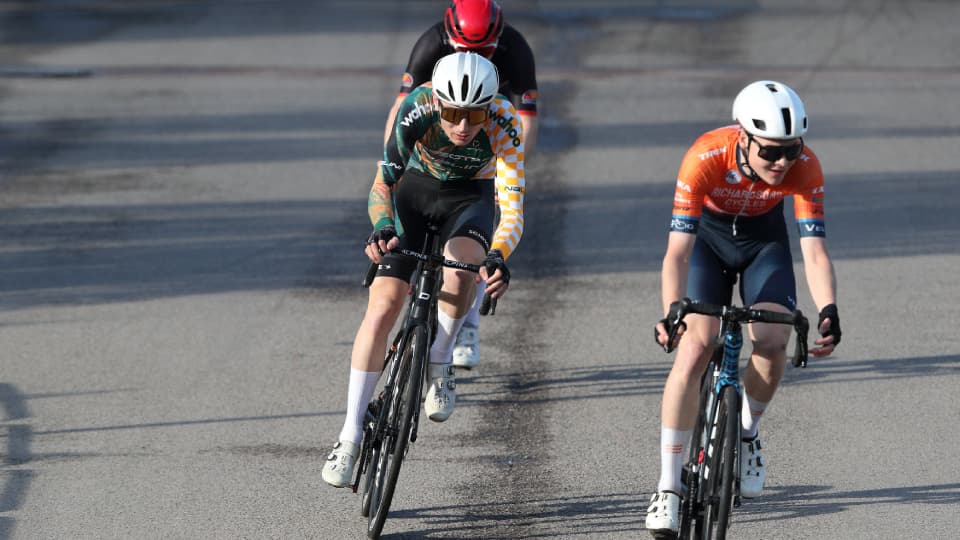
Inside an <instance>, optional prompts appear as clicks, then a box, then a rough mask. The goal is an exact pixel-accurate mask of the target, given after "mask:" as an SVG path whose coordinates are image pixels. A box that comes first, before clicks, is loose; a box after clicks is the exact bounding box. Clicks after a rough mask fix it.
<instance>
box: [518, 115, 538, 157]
mask: <svg viewBox="0 0 960 540" xmlns="http://www.w3.org/2000/svg"><path fill="white" fill-rule="evenodd" d="M520 125H521V126H523V147H524V153H525V154H526V156H527V158H529V157H530V154H532V153H533V149H534V147H535V146H536V144H537V132H538V130H539V121H538V120H537V116H536V115H533V114H521V115H520Z"/></svg>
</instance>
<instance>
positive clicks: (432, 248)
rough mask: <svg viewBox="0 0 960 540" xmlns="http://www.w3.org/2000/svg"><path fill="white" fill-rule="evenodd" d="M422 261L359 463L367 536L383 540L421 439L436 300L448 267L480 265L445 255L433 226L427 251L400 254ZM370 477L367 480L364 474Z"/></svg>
mask: <svg viewBox="0 0 960 540" xmlns="http://www.w3.org/2000/svg"><path fill="white" fill-rule="evenodd" d="M396 253H399V254H401V255H404V256H407V257H413V258H415V259H417V261H418V262H417V269H416V272H415V273H414V274H413V275H414V279H413V280H412V281H411V288H410V291H409V296H410V300H409V305H408V307H407V312H406V315H405V316H404V319H403V324H402V326H401V327H400V330H399V331H398V332H397V334H396V337H395V338H394V340H393V342H392V345H391V346H390V348H389V349H388V350H387V356H386V361H385V363H384V372H385V373H386V379H385V380H384V385H383V389H382V391H381V392H380V393H379V394H378V395H377V397H375V398H374V399H372V400H371V402H370V404H369V405H368V407H367V411H366V414H365V418H364V423H363V425H364V433H363V442H362V444H361V450H360V456H359V458H358V460H357V464H358V466H357V471H356V476H355V478H354V482H353V491H354V493H356V492H357V490H358V489H359V487H360V486H361V485H362V486H363V495H362V498H361V508H360V513H361V515H363V516H364V517H367V518H368V523H367V536H368V537H370V538H372V539H377V538H379V537H380V534H381V532H382V531H383V525H384V523H385V522H386V519H387V513H388V512H389V510H390V503H391V502H392V500H393V494H394V491H395V489H396V487H397V479H398V478H399V476H400V466H401V465H402V464H403V459H404V457H405V456H406V453H407V451H408V450H409V444H410V443H413V442H415V441H416V440H417V427H418V425H419V419H420V403H421V402H422V401H423V388H424V382H425V379H426V374H427V365H428V363H429V356H430V346H431V344H432V343H433V338H434V336H435V335H436V329H437V298H438V295H439V293H440V289H441V286H442V284H443V268H444V267H447V268H455V269H458V270H465V271H468V272H473V273H478V272H479V271H480V268H481V266H480V265H475V264H468V263H463V262H458V261H452V260H448V259H445V258H444V257H443V251H442V245H441V243H440V232H439V229H438V228H437V227H436V226H434V225H428V227H427V234H426V238H425V241H424V248H423V251H422V252H418V251H412V250H408V249H399V250H397V251H396ZM376 271H377V264H375V263H374V264H371V265H370V268H369V270H368V271H367V274H366V276H365V278H364V280H363V286H364V287H369V286H370V284H371V283H372V282H373V279H374V277H375V275H376ZM495 310H496V299H495V298H491V297H490V296H489V295H486V296H485V297H484V299H483V303H482V305H481V309H480V313H481V314H482V315H486V314H488V313H489V314H491V315H492V314H493V312H494V311H495ZM364 475H365V476H364Z"/></svg>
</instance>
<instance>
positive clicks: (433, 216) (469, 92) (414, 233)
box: [323, 52, 524, 487]
mask: <svg viewBox="0 0 960 540" xmlns="http://www.w3.org/2000/svg"><path fill="white" fill-rule="evenodd" d="M498 86H499V80H498V77H497V70H496V68H495V67H494V65H493V64H492V63H491V62H490V61H489V60H487V59H486V58H484V57H482V56H480V55H477V54H474V53H465V52H457V53H453V54H451V55H448V56H445V57H443V58H441V59H440V60H439V61H438V62H437V64H436V65H435V66H434V70H433V78H432V80H431V83H427V84H424V85H422V86H420V87H418V88H416V89H415V90H414V91H413V92H411V93H410V94H409V95H408V96H407V97H406V98H405V99H404V100H403V103H402V104H401V106H400V110H399V112H398V114H397V118H396V121H395V122H394V129H393V133H392V134H391V135H390V137H389V139H388V141H387V143H386V145H385V147H384V158H383V160H382V161H381V162H380V163H379V169H378V170H377V175H376V178H375V179H374V182H373V188H372V189H371V190H370V196H369V202H368V213H369V215H370V221H371V223H372V224H373V227H374V230H373V233H371V234H370V237H369V238H368V240H367V246H366V254H367V256H368V257H369V258H370V260H371V261H373V262H376V263H378V264H379V268H378V270H377V274H376V277H375V278H374V280H373V284H372V285H371V286H370V296H369V300H368V303H367V311H366V313H365V315H364V318H363V322H362V323H361V324H360V328H359V330H358V331H357V336H356V339H355V340H354V344H353V354H352V358H351V368H350V383H349V388H348V391H347V414H346V418H345V420H344V424H343V428H342V429H341V431H340V435H339V437H338V440H337V443H336V444H335V445H334V447H333V451H332V452H331V453H330V455H329V457H328V458H327V462H326V464H325V465H324V467H323V479H324V481H326V482H327V483H328V484H330V485H333V486H335V487H345V486H348V485H350V484H351V480H352V476H353V467H354V464H355V462H356V459H357V455H358V454H359V447H360V442H361V438H362V435H363V430H362V421H363V417H364V412H365V411H366V408H367V404H368V403H369V402H370V398H371V397H372V396H373V392H374V389H375V387H376V384H377V380H378V378H379V376H380V372H381V370H382V369H383V361H384V356H385V354H386V346H387V338H388V337H389V333H390V331H391V329H392V328H393V326H394V323H395V322H396V320H397V317H399V315H400V312H401V310H402V309H403V306H404V304H405V299H406V293H407V289H408V284H409V280H410V278H411V275H412V273H413V270H414V269H415V267H416V261H414V260H412V259H410V258H408V257H403V256H400V255H398V254H396V253H395V252H394V250H396V249H398V248H400V247H403V248H406V249H411V250H417V251H419V250H421V249H422V248H423V241H424V233H425V231H426V228H427V225H428V224H433V225H436V226H438V227H439V228H440V235H441V240H442V241H443V242H444V256H445V257H446V258H448V259H453V260H456V261H461V262H466V263H471V264H482V265H483V268H482V269H481V271H480V275H479V276H477V275H474V274H471V273H468V272H465V271H461V270H453V269H449V268H447V269H445V270H444V276H443V289H442V291H441V294H440V298H439V310H438V314H437V332H436V336H435V340H434V343H433V345H432V347H431V349H430V366H429V368H428V370H427V371H428V378H429V381H428V383H429V389H428V391H427V395H426V401H425V403H424V410H425V412H426V413H427V416H428V418H430V419H431V420H433V421H435V422H443V421H445V420H446V419H447V418H448V417H449V416H450V414H451V413H452V412H453V408H454V404H455V401H456V391H455V388H456V383H455V381H454V376H453V373H454V369H453V366H452V365H451V361H452V351H453V346H454V339H455V337H456V335H457V332H458V331H459V329H460V327H461V325H462V324H463V320H464V318H465V317H466V314H467V310H468V309H469V308H470V306H471V305H472V304H473V301H474V297H475V290H476V285H477V283H478V282H479V281H480V280H481V279H482V280H485V281H486V283H487V288H486V291H487V293H488V294H490V295H491V296H492V297H494V298H499V297H501V296H503V294H504V293H505V292H506V290H507V287H508V286H509V281H510V272H509V270H508V269H507V266H506V262H505V261H506V259H507V258H508V257H509V256H510V255H511V253H512V252H513V250H514V248H515V247H516V245H517V243H518V242H519V241H520V236H521V235H522V233H523V197H524V169H523V154H524V148H523V130H522V128H521V127H520V122H519V119H518V116H517V112H516V109H514V107H513V105H512V104H511V103H510V101H509V100H508V99H507V98H506V97H504V96H502V95H499V94H497V88H498ZM495 194H496V197H495ZM495 200H496V201H497V202H494V201H495ZM497 205H498V206H499V210H500V221H499V224H498V225H497V226H496V228H494V217H495V211H496V206H497Z"/></svg>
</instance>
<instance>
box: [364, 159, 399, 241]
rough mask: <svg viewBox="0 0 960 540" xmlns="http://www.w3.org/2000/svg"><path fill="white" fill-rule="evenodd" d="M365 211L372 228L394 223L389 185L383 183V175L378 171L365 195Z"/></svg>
mask: <svg viewBox="0 0 960 540" xmlns="http://www.w3.org/2000/svg"><path fill="white" fill-rule="evenodd" d="M367 213H368V214H369V215H370V223H371V224H373V228H374V229H379V228H381V227H384V226H386V225H393V224H394V219H393V199H392V197H391V194H390V186H388V185H387V184H386V183H384V181H383V176H382V175H381V174H380V173H379V172H378V173H377V177H376V178H375V179H374V181H373V187H371V188H370V195H369V196H368V197H367Z"/></svg>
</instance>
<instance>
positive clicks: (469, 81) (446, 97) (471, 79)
mask: <svg viewBox="0 0 960 540" xmlns="http://www.w3.org/2000/svg"><path fill="white" fill-rule="evenodd" d="M498 88H500V80H499V77H498V76H497V68H496V66H494V65H493V62H491V61H489V60H487V59H486V58H484V57H482V56H480V55H479V54H475V53H468V52H455V53H453V54H448V55H447V56H444V57H443V58H441V59H440V60H438V61H437V63H436V64H435V65H434V66H433V95H435V96H436V97H437V98H438V99H440V101H443V102H444V103H448V104H450V105H452V106H454V107H466V108H477V107H486V106H487V105H489V104H490V103H491V102H492V101H493V97H494V96H496V95H497V90H498Z"/></svg>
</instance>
